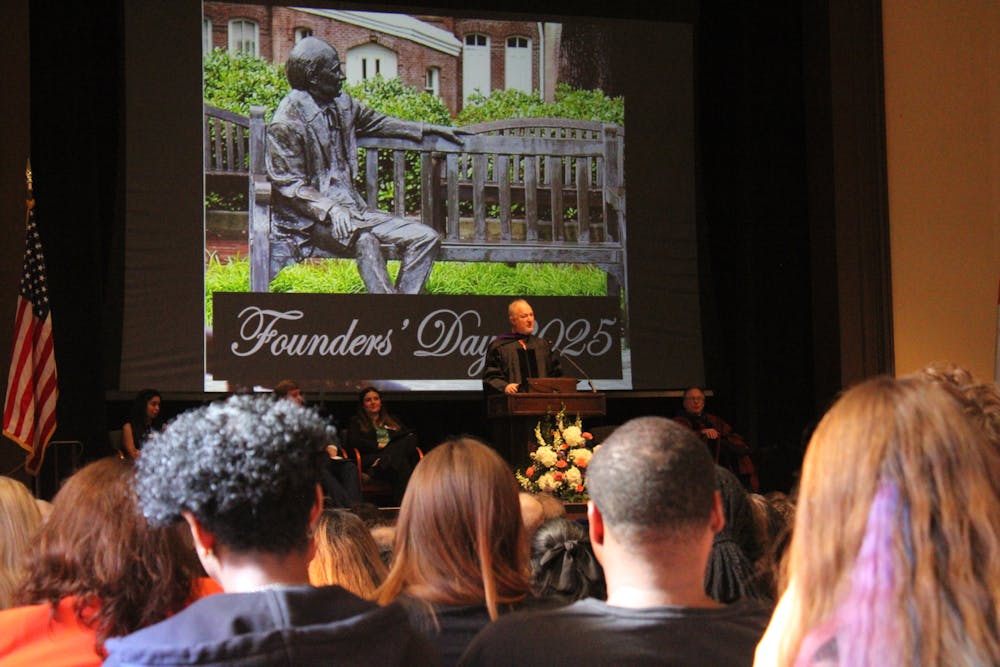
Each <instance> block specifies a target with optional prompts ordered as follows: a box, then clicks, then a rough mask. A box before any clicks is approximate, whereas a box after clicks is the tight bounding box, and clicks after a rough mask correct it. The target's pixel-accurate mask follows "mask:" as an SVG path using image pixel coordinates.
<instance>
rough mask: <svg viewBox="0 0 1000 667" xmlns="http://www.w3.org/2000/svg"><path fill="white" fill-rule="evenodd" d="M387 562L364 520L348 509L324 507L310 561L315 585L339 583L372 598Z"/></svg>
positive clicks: (384, 573)
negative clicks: (384, 561) (380, 554)
mask: <svg viewBox="0 0 1000 667" xmlns="http://www.w3.org/2000/svg"><path fill="white" fill-rule="evenodd" d="M386 572H387V570H386V566H385V563H383V562H382V559H381V558H380V557H379V549H378V545H377V544H375V539H374V538H373V537H372V534H371V532H369V530H368V529H367V528H365V524H364V522H363V521H362V520H361V519H360V518H359V517H358V516H357V515H356V514H352V513H351V512H349V511H347V510H341V509H332V510H325V511H324V512H323V513H322V514H321V515H320V517H319V521H318V522H317V524H316V554H315V555H314V556H313V559H312V561H311V562H310V563H309V582H310V583H311V584H312V585H313V586H330V585H333V584H336V585H337V586H340V587H341V588H346V589H347V590H349V591H350V592H352V593H354V594H355V595H357V596H358V597H363V598H370V597H372V594H373V593H374V592H375V589H376V588H378V586H379V584H381V583H382V580H383V579H385V575H386Z"/></svg>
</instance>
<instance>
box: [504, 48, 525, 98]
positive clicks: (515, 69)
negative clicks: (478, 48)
mask: <svg viewBox="0 0 1000 667" xmlns="http://www.w3.org/2000/svg"><path fill="white" fill-rule="evenodd" d="M503 87H504V89H506V90H511V89H514V90H523V91H524V92H526V93H530V92H531V40H530V39H528V38H527V37H508V38H507V48H506V49H504V53H503Z"/></svg>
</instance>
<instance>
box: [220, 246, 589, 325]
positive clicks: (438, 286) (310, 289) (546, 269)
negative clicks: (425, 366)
mask: <svg viewBox="0 0 1000 667" xmlns="http://www.w3.org/2000/svg"><path fill="white" fill-rule="evenodd" d="M398 271H399V262H397V261H390V262H389V275H391V276H392V278H393V280H395V278H396V273H397V272H398ZM248 291H250V263H249V261H248V260H247V259H245V258H240V257H236V258H233V259H231V260H230V261H228V262H220V261H219V260H218V259H217V258H216V257H215V256H214V255H213V256H210V257H209V261H208V266H207V267H206V270H205V321H206V322H207V323H208V324H209V325H211V323H212V292H248ZM271 291H272V292H304V293H315V292H318V293H321V294H363V293H364V291H365V286H364V284H363V283H362V282H361V277H360V276H359V275H358V270H357V267H356V266H355V261H354V260H353V259H322V260H316V261H312V262H303V263H302V264H296V265H292V266H288V267H285V268H284V269H282V271H281V273H279V274H278V275H277V277H275V279H274V280H273V281H272V282H271ZM427 293H428V294H473V295H499V296H604V295H605V294H606V293H607V281H606V276H605V274H604V272H603V271H601V270H600V269H598V268H596V267H594V266H590V265H583V264H515V265H508V264H500V263H495V262H436V263H435V264H434V268H433V270H432V271H431V276H430V278H429V279H428V280H427Z"/></svg>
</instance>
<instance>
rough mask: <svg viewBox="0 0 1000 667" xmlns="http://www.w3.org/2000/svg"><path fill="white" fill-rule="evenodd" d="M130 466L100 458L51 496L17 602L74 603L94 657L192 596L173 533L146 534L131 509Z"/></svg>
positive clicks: (174, 529)
mask: <svg viewBox="0 0 1000 667" xmlns="http://www.w3.org/2000/svg"><path fill="white" fill-rule="evenodd" d="M132 470H133V469H132V466H130V465H129V464H127V463H125V462H123V461H119V460H118V459H117V458H106V459H102V460H100V461H96V462H94V463H91V464H89V465H87V466H86V467H84V468H82V469H80V470H79V471H78V472H76V473H75V474H74V475H72V476H71V477H70V478H69V479H68V480H67V481H66V483H65V484H64V485H63V487H62V488H61V489H60V490H59V493H57V494H56V497H55V499H54V500H53V507H52V514H51V515H50V516H49V518H48V519H47V520H46V521H45V523H44V525H43V526H42V528H41V530H40V531H39V533H38V536H37V538H36V540H35V544H34V547H35V548H34V555H33V558H32V559H31V560H30V563H29V565H28V567H27V570H26V579H25V582H24V584H23V585H22V587H21V590H20V595H19V599H20V601H21V603H22V604H38V603H49V604H51V605H52V607H53V609H54V608H55V607H56V606H57V605H58V604H59V601H60V600H62V599H63V598H65V597H67V596H75V606H74V610H75V612H76V615H77V617H78V618H79V619H80V621H81V623H83V624H84V625H87V626H88V627H91V628H93V629H95V630H96V632H97V650H98V652H99V653H103V645H104V641H105V640H106V639H107V638H108V637H120V636H123V635H127V634H129V633H131V632H135V631H136V630H138V629H140V628H144V627H146V626H147V625H151V624H153V623H156V622H158V621H161V620H163V619H164V618H166V617H168V616H170V615H171V614H173V613H176V612H177V611H179V610H181V609H182V608H183V607H184V605H185V604H186V603H187V602H188V601H189V600H190V598H191V595H192V574H191V571H190V569H189V568H188V567H187V566H186V563H188V562H190V558H189V554H187V553H186V552H185V548H186V547H185V545H184V542H183V540H182V538H181V535H180V532H179V526H170V527H165V528H151V527H149V526H148V525H147V523H146V520H145V519H143V517H142V514H141V513H140V512H139V510H138V508H137V505H136V497H135V492H134V490H133V488H132Z"/></svg>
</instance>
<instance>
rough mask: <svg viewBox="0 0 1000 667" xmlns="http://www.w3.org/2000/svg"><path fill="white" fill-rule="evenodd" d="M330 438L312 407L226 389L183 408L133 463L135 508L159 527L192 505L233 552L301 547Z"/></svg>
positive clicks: (273, 550) (273, 551)
mask: <svg viewBox="0 0 1000 667" xmlns="http://www.w3.org/2000/svg"><path fill="white" fill-rule="evenodd" d="M331 438H332V433H331V432H330V430H329V427H328V426H327V425H326V423H325V422H324V421H323V420H322V419H321V418H320V416H319V415H318V414H317V413H316V412H315V411H313V410H312V409H310V408H303V407H301V406H299V405H298V404H296V403H294V402H293V401H275V400H273V399H272V398H271V397H269V396H233V397H231V398H229V399H228V400H226V401H222V402H217V403H213V404H211V405H207V406H203V407H201V408H197V409H195V410H190V411H188V412H185V413H183V414H182V415H180V416H179V417H177V418H176V419H174V420H173V421H172V422H170V424H169V425H168V426H167V427H166V429H164V431H163V432H162V433H160V434H157V435H156V436H155V437H154V438H153V439H152V440H151V441H150V442H149V444H148V445H147V446H146V448H145V449H143V452H142V457H141V458H140V459H139V461H138V463H137V473H136V489H137V491H138V494H139V502H140V506H141V507H142V511H143V514H145V516H146V518H147V519H148V520H149V521H150V522H151V523H154V524H161V525H162V524H166V523H171V522H174V521H178V520H180V518H181V513H182V512H185V511H186V512H190V513H191V514H193V515H194V516H195V517H196V518H197V519H198V521H199V522H201V523H202V524H203V525H204V526H205V528H207V529H208V530H209V531H211V532H212V533H213V534H214V535H215V536H216V537H217V538H218V539H219V541H220V542H221V543H222V544H225V545H226V546H228V547H229V548H231V549H233V550H234V551H237V552H247V551H263V552H266V553H278V554H281V553H288V552H289V551H292V550H294V549H305V548H306V546H307V544H308V538H307V535H306V532H307V525H308V521H309V508H310V507H311V506H312V503H313V502H314V501H315V499H316V491H315V489H316V484H317V483H318V482H319V479H320V470H321V464H322V461H323V456H325V451H324V450H325V446H326V444H327V443H329V442H331Z"/></svg>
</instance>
